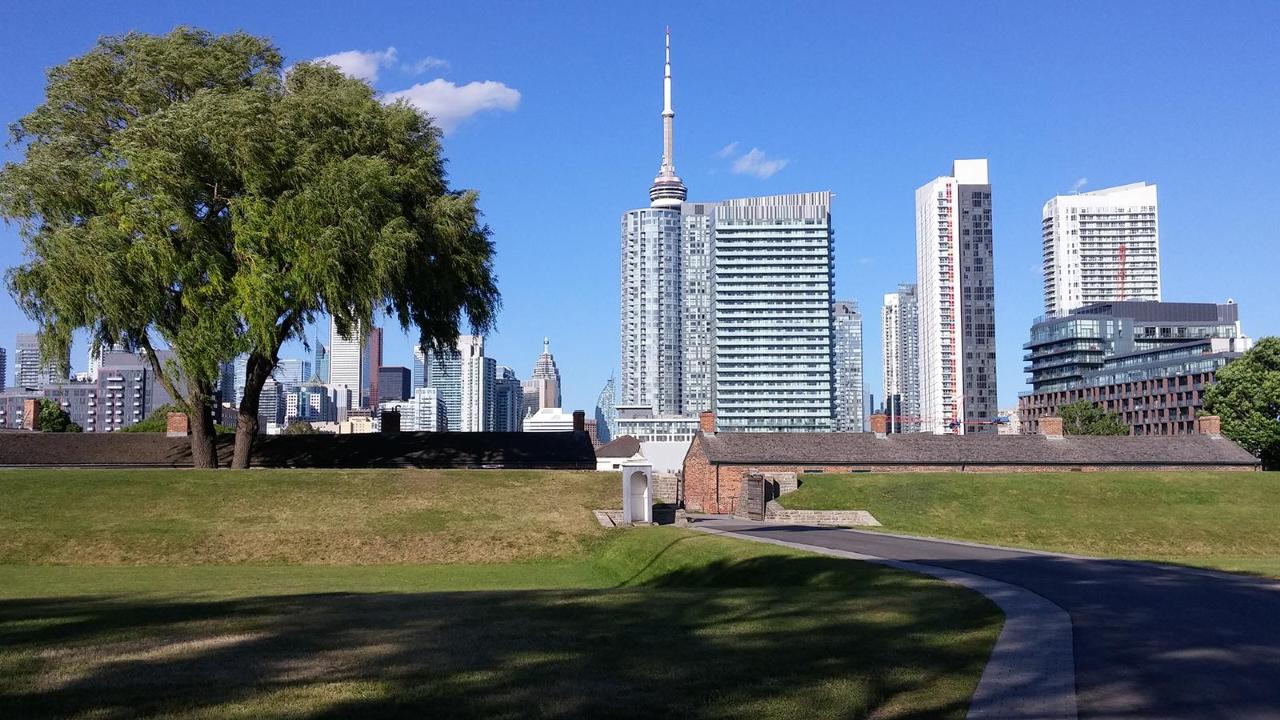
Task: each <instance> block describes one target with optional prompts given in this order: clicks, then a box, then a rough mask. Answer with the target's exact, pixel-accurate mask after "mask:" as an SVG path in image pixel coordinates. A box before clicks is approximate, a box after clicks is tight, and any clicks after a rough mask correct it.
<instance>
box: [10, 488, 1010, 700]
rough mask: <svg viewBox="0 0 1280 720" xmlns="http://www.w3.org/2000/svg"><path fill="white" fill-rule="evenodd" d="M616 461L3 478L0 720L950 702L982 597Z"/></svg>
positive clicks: (966, 661)
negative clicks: (776, 530) (651, 512)
mask: <svg viewBox="0 0 1280 720" xmlns="http://www.w3.org/2000/svg"><path fill="white" fill-rule="evenodd" d="M619 491H620V489H619V487H618V481H617V477H616V475H615V474H612V473H604V474H595V473H564V472H506V471H458V472H449V471H442V472H434V471H352V472H312V471H265V470H264V471H250V472H240V473H230V472H194V471H86V470H74V471H64V470H48V471H28V470H23V471H9V472H0V499H3V502H0V717H24V718H27V717H153V716H163V717H171V718H205V717H218V718H223V717H246V718H247V717H254V718H257V717H348V716H359V717H421V716H424V715H429V716H431V717H528V716H543V717H590V716H600V715H610V716H640V715H645V716H651V715H654V714H666V715H680V716H682V717H726V716H734V717H736V716H744V715H753V716H759V717H765V718H771V717H797V716H804V717H837V716H839V717H849V716H855V717H861V716H867V715H869V714H875V715H876V716H877V717H885V718H923V717H930V718H932V717H954V718H959V717H963V716H964V714H965V710H966V708H967V704H968V699H969V697H970V695H971V694H972V692H973V688H974V687H975V686H976V683H977V679H978V677H979V674H980V672H981V669H982V667H983V664H984V663H985V661H986V658H987V655H988V654H989V652H990V648H991V646H992V644H993V642H994V640H995V637H996V635H997V633H998V631H999V628H1000V624H1001V618H1000V614H999V611H998V610H997V609H996V608H995V607H994V606H992V605H991V604H990V603H988V602H987V601H986V600H984V599H983V598H981V597H980V596H978V595H976V594H974V593H971V592H969V591H966V590H963V589H960V588H956V587H952V586H948V585H945V584H942V583H939V582H937V581H934V580H931V579H928V578H923V577H919V576H914V575H910V574H907V573H902V572H899V571H895V570H892V569H889V568H884V567H880V566H875V565H868V564H863V563H857V562H850V561H844V560H837V559H832V558H825V557H820V556H815V555H808V554H805V553H799V552H794V551H790V550H786V549H783V548H776V547H773V546H767V545H759V544H755V543H748V542H742V541H736V540H729V539H724V538H720V537H712V536H708V535H704V534H701V533H696V532H692V531H687V530H679V529H675V528H648V529H635V530H604V529H602V528H600V527H599V526H598V524H596V523H595V520H594V518H593V517H592V514H591V512H590V511H591V510H592V509H594V508H600V507H616V506H618V505H619V504H620V498H619V497H618V494H619Z"/></svg>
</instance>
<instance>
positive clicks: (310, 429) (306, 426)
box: [284, 420, 320, 435]
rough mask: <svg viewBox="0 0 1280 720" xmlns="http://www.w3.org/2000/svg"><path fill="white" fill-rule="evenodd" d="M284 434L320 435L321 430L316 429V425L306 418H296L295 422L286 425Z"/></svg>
mask: <svg viewBox="0 0 1280 720" xmlns="http://www.w3.org/2000/svg"><path fill="white" fill-rule="evenodd" d="M284 434H285V435H319V434H320V431H319V430H317V429H316V426H315V425H312V424H311V423H309V422H307V421H306V420H294V421H293V422H291V423H289V424H288V425H285V426H284Z"/></svg>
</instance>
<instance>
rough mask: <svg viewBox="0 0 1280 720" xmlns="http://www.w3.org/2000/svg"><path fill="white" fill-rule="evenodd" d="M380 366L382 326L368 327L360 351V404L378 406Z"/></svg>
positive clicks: (369, 406) (371, 406)
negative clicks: (367, 333)
mask: <svg viewBox="0 0 1280 720" xmlns="http://www.w3.org/2000/svg"><path fill="white" fill-rule="evenodd" d="M380 367H382V328H380V327H375V328H369V335H368V336H367V337H365V339H364V347H363V348H362V349H361V352H360V383H361V384H360V406H361V407H363V408H369V409H371V410H372V409H373V408H376V407H377V406H378V368H380Z"/></svg>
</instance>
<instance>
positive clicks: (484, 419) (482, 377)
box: [458, 335, 498, 432]
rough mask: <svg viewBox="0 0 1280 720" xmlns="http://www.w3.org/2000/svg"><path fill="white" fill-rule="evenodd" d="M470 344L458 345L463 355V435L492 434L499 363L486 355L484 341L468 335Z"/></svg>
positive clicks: (461, 413) (461, 418) (461, 415)
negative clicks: (468, 433) (464, 433)
mask: <svg viewBox="0 0 1280 720" xmlns="http://www.w3.org/2000/svg"><path fill="white" fill-rule="evenodd" d="M464 337H465V338H467V342H465V343H463V342H459V343H458V351H459V352H460V353H461V354H462V406H461V412H460V415H459V417H460V422H461V428H460V429H461V430H462V432H492V431H493V428H494V411H495V400H496V398H497V396H496V390H497V381H498V363H497V361H496V360H494V359H493V358H491V357H485V355H484V338H483V337H480V336H478V335H466V336H464Z"/></svg>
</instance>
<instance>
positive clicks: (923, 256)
mask: <svg viewBox="0 0 1280 720" xmlns="http://www.w3.org/2000/svg"><path fill="white" fill-rule="evenodd" d="M916 284H917V286H918V303H919V338H920V343H919V344H920V418H921V430H923V431H924V432H932V433H955V434H962V433H969V432H992V433H994V432H995V425H994V424H993V422H994V420H995V418H996V413H997V408H996V345H995V338H996V325H995V273H994V270H993V263H992V238H991V184H990V182H989V180H988V177H987V161H986V160H956V161H955V164H954V166H953V168H952V173H951V175H949V176H944V177H939V178H936V179H934V180H931V181H929V182H928V183H925V184H924V185H923V186H921V187H920V188H919V189H917V190H916Z"/></svg>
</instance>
